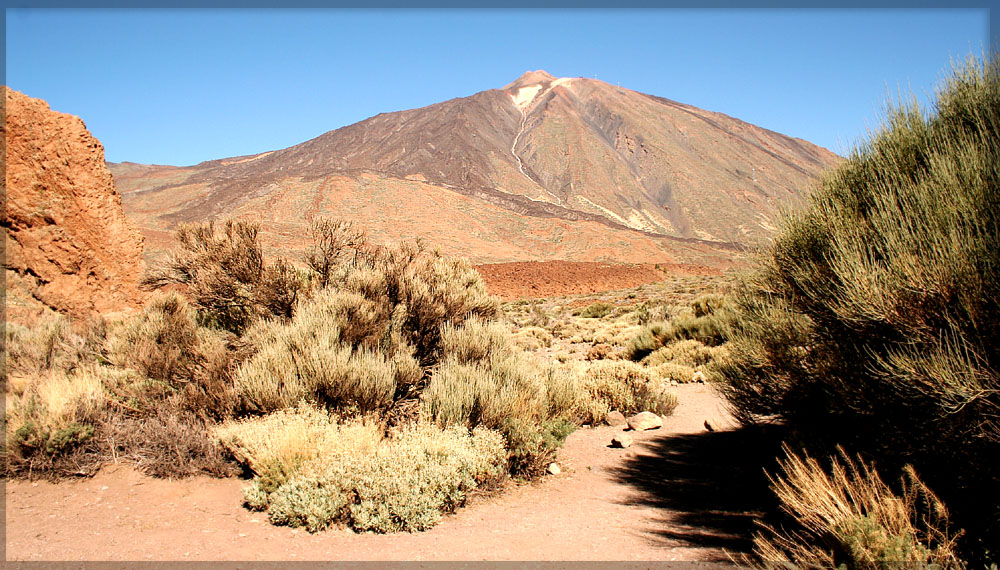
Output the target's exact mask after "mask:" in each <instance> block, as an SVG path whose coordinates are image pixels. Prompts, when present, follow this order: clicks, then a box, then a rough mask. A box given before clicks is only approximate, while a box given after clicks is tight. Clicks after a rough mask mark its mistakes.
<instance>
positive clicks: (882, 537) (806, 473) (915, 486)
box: [754, 446, 964, 569]
mask: <svg viewBox="0 0 1000 570" xmlns="http://www.w3.org/2000/svg"><path fill="white" fill-rule="evenodd" d="M785 454H786V457H785V459H784V461H781V462H779V465H780V466H781V469H782V471H783V472H784V475H783V477H779V478H771V483H772V489H773V490H774V491H775V492H776V493H777V495H778V498H779V499H780V500H781V508H782V510H784V511H785V512H786V513H787V514H788V515H790V516H791V517H792V518H793V519H794V520H795V522H796V523H797V524H798V525H799V526H800V527H801V528H802V531H800V532H787V531H778V530H776V529H774V528H772V527H768V526H766V525H765V533H763V534H758V535H757V536H756V537H755V538H754V545H755V549H754V551H755V554H756V555H757V556H758V558H759V559H760V560H761V561H762V562H763V564H762V566H763V567H766V568H788V567H789V566H791V565H794V567H796V568H842V567H847V568H859V569H869V568H870V569H881V568H956V569H957V568H964V565H963V564H962V563H961V561H960V560H959V559H958V557H957V556H956V554H955V541H956V539H957V535H956V534H954V533H952V532H951V531H950V529H949V519H948V511H947V509H945V507H944V504H943V503H942V502H941V501H940V499H938V498H937V496H936V495H934V493H932V492H931V491H930V489H928V488H927V486H926V485H924V484H923V482H921V481H920V479H919V478H918V477H917V474H916V471H914V470H913V468H912V467H908V468H907V469H906V470H905V474H906V478H905V479H904V480H903V481H902V489H903V492H902V495H901V496H899V495H896V494H894V493H893V491H892V489H890V488H889V486H888V485H886V484H885V483H883V482H882V479H881V478H880V477H879V475H878V473H877V472H876V471H875V469H874V468H873V467H870V466H869V465H867V464H865V463H864V462H863V461H861V460H860V459H859V460H858V461H857V462H855V461H853V460H851V458H850V457H848V456H847V455H846V454H845V453H844V452H843V450H841V456H842V458H843V463H841V462H840V461H838V460H836V459H833V461H832V467H831V472H830V473H829V474H828V473H827V472H825V471H824V470H823V468H822V466H820V464H819V462H817V461H816V460H815V459H812V458H810V457H808V456H805V457H799V456H798V455H796V454H795V453H792V452H791V450H790V449H789V448H788V447H787V446H785Z"/></svg>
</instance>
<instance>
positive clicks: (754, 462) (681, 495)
mask: <svg viewBox="0 0 1000 570" xmlns="http://www.w3.org/2000/svg"><path fill="white" fill-rule="evenodd" d="M780 436H781V430H780V429H779V428H776V427H775V426H768V427H753V428H742V429H739V430H735V431H722V432H708V431H706V432H702V433H697V434H685V435H675V436H670V437H665V438H659V439H655V440H651V441H648V442H646V443H645V444H644V448H645V449H644V450H643V451H642V452H641V454H640V455H637V456H635V457H632V458H630V459H628V460H627V461H626V462H625V464H624V465H623V466H622V467H620V468H618V469H615V470H614V471H613V472H612V474H613V475H614V476H615V477H616V478H617V479H618V481H619V482H620V483H623V484H625V485H629V486H631V487H633V488H635V489H636V491H637V493H636V495H635V496H634V497H633V498H631V499H630V500H628V501H627V502H628V504H639V505H647V506H653V507H656V508H661V509H665V510H669V511H671V513H670V516H669V517H666V516H665V517H664V518H663V519H662V520H661V521H658V524H657V525H656V526H655V527H653V528H652V529H650V530H649V531H648V532H649V533H650V534H652V535H653V536H652V539H653V540H661V541H664V542H669V543H672V544H676V541H678V540H680V541H683V542H685V543H688V544H690V545H691V546H698V547H705V548H721V549H725V550H726V551H727V552H730V553H749V552H750V550H751V549H752V547H753V540H752V537H753V534H754V533H755V532H756V531H757V529H758V527H757V525H756V524H755V522H754V521H755V520H757V519H761V518H764V520H768V521H771V520H772V519H773V518H774V514H775V513H776V512H777V499H776V498H775V497H774V494H773V493H772V492H771V491H770V489H769V482H768V479H767V476H766V475H765V473H764V469H767V471H768V472H771V473H774V472H775V470H776V469H775V468H776V465H777V464H776V460H775V458H776V457H777V456H778V454H779V452H780V446H781V440H780ZM650 453H651V455H649V454H650Z"/></svg>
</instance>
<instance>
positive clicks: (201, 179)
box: [112, 70, 839, 261]
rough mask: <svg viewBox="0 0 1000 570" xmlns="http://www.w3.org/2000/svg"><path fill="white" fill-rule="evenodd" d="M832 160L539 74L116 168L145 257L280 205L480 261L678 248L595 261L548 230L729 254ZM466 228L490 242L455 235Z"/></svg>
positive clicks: (657, 103)
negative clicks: (274, 137)
mask: <svg viewBox="0 0 1000 570" xmlns="http://www.w3.org/2000/svg"><path fill="white" fill-rule="evenodd" d="M838 160H839V159H838V157H837V156H836V155H834V154H833V153H831V152H829V151H827V150H825V149H823V148H820V147H818V146H816V145H813V144H811V143H808V142H806V141H803V140H800V139H795V138H792V137H788V136H785V135H781V134H779V133H775V132H772V131H769V130H767V129H763V128H760V127H756V126H754V125H751V124H748V123H745V122H743V121H740V120H738V119H734V118H732V117H729V116H726V115H723V114H721V113H713V112H710V111H704V110H702V109H698V108H696V107H693V106H690V105H685V104H683V103H678V102H676V101H672V100H669V99H664V98H661V97H655V96H652V95H646V94H643V93H638V92H635V91H631V90H628V89H624V88H620V87H616V86H612V85H608V84H607V83H604V82H602V81H598V80H596V79H587V78H557V77H554V76H553V75H551V74H549V73H547V72H545V71H542V70H538V71H528V72H526V73H525V74H524V75H522V76H521V77H519V78H518V79H516V80H515V81H513V82H511V83H509V84H507V85H505V86H504V87H503V88H502V89H490V90H487V91H483V92H480V93H476V94H474V95H471V96H468V97H461V98H457V99H452V100H449V101H444V102H442V103H437V104H434V105H430V106H428V107H423V108H420V109H412V110H407V111H400V112H395V113H384V114H380V115H377V116H375V117H371V118H369V119H366V120H364V121H361V122H359V123H355V124H353V125H349V126H346V127H343V128H340V129H337V130H334V131H330V132H327V133H325V134H323V135H320V136H319V137H316V138H315V139H312V140H310V141H306V142H304V143H302V144H299V145H296V146H293V147H290V148H286V149H283V150H278V151H274V152H268V153H263V154H259V155H254V156H245V157H235V158H230V159H223V160H215V161H210V162H206V163H202V164H199V165H197V166H194V167H189V168H172V167H143V166H140V165H112V171H113V172H114V174H115V176H116V179H117V180H118V181H119V184H120V187H121V189H122V192H123V194H124V196H125V204H126V209H127V210H128V211H130V212H132V213H133V214H134V215H136V216H137V217H138V219H139V220H140V223H141V225H143V226H144V227H146V228H147V237H149V238H150V244H151V245H152V244H154V243H155V242H156V239H155V236H156V235H162V232H163V230H168V229H170V228H172V227H173V226H174V225H175V224H176V223H178V222H181V221H193V220H204V219H210V218H216V217H226V216H232V215H234V214H238V215H250V214H251V213H262V214H263V215H265V217H266V216H272V215H275V216H277V215H278V212H276V211H274V206H275V205H277V204H281V205H282V206H283V207H285V208H290V209H291V211H290V212H288V214H289V215H290V214H292V213H294V218H295V220H297V221H292V219H291V216H290V217H289V218H288V219H285V218H282V219H281V221H280V223H279V221H278V220H275V226H274V227H276V228H277V227H279V226H280V227H288V228H292V227H294V226H296V225H302V224H305V223H307V221H308V219H310V218H311V217H313V216H317V215H327V216H346V217H352V218H359V221H360V222H362V224H363V225H366V226H368V227H369V228H372V230H373V233H375V234H378V235H383V236H385V237H386V238H387V239H388V238H398V237H416V236H433V237H434V238H435V239H436V240H437V241H438V242H439V243H440V244H441V245H443V246H444V247H445V249H446V250H450V251H451V252H452V253H456V254H462V255H468V256H471V257H472V258H473V259H475V260H478V261H506V260H515V259H531V258H534V257H540V258H551V259H575V258H582V259H594V258H595V256H596V255H600V256H602V258H604V259H620V260H632V259H636V258H641V259H647V258H648V257H649V256H650V255H652V256H653V257H655V255H660V254H662V255H666V256H667V257H669V256H670V254H669V252H670V251H673V250H675V249H676V247H675V246H676V245H677V244H678V243H682V242H678V241H676V239H675V240H674V241H673V242H670V243H672V244H673V245H670V243H668V242H663V241H662V240H661V241H657V242H656V244H657V245H654V246H651V247H650V248H638V250H642V251H643V252H644V253H641V254H640V253H638V250H637V251H621V248H611V249H610V250H608V251H603V250H602V251H601V252H598V253H595V252H594V251H589V250H587V248H586V247H585V246H584V245H582V242H581V244H578V245H576V246H573V247H566V244H561V243H559V242H558V240H556V241H553V240H554V239H555V238H554V237H552V235H550V234H551V232H553V231H555V230H554V228H553V226H552V224H553V222H552V220H562V221H564V222H560V223H571V224H576V226H574V228H575V229H573V230H572V232H571V233H573V234H574V235H573V239H572V241H576V242H579V241H580V240H581V239H583V238H584V236H582V235H580V234H579V232H580V231H583V230H582V229H579V228H582V227H583V226H581V225H580V224H583V225H584V226H586V227H587V228H599V229H594V230H589V229H588V230H586V231H587V232H590V235H588V236H587V238H588V239H595V240H596V242H595V243H606V240H604V238H597V237H596V236H597V235H598V234H601V233H602V232H606V231H614V232H618V233H616V234H615V235H616V236H618V235H620V236H622V237H619V238H616V239H617V240H618V243H619V244H620V245H621V247H626V245H628V244H633V243H634V242H636V240H639V241H642V240H647V241H648V239H650V238H664V239H668V240H669V238H680V239H683V240H687V241H686V242H683V243H688V244H691V243H695V241H696V240H697V241H701V242H706V244H707V246H706V247H715V246H721V247H732V244H734V243H736V244H739V243H747V242H750V241H753V240H756V239H759V238H761V237H767V236H769V235H770V234H771V233H772V232H773V230H774V225H773V224H774V222H773V218H774V216H775V214H776V213H777V211H778V209H779V208H780V207H782V206H783V205H786V204H789V203H791V202H794V201H796V200H799V199H800V198H801V197H802V196H803V195H804V194H805V193H806V192H808V190H809V187H810V185H811V184H812V183H813V182H814V181H815V179H816V177H817V175H818V174H819V173H820V172H821V171H822V170H823V169H825V168H827V167H829V166H831V165H833V164H835V163H836V162H837V161H838ZM432 203H433V205H431V204H432ZM424 207H426V208H428V210H427V211H426V212H423V213H422V210H421V209H422V208H424ZM425 214H426V216H427V217H426V218H425V217H424V215H425ZM470 215H472V216H474V218H475V219H474V220H469V219H468V216H470ZM394 216H398V217H395V218H394ZM450 218H451V219H452V221H453V223H452V224H447V225H445V227H441V223H442V220H445V219H450ZM459 220H462V222H461V223H460V222H459ZM539 225H541V226H544V227H545V229H539V228H538V227H536V226H539ZM465 226H467V227H468V228H469V229H470V231H471V229H472V228H475V231H476V232H478V233H477V234H476V235H479V236H482V239H483V240H485V241H487V242H489V243H479V240H478V239H477V238H475V236H469V235H460V234H459V228H461V227H465ZM577 226H579V227H577ZM530 228H535V229H533V230H532V229H530ZM529 231H534V232H535V233H534V234H525V233H524V232H529ZM594 232H596V233H594ZM622 232H624V233H622ZM289 233H291V234H295V233H296V232H295V231H291V230H289ZM513 234H517V235H513ZM563 235H564V238H565V234H563ZM532 236H535V237H532ZM625 236H627V237H625ZM605 237H606V236H605ZM536 238H537V239H536ZM491 240H492V241H495V242H496V243H495V244H494V243H492V241H491ZM584 241H585V240H584ZM654 241H655V240H654ZM588 243H589V242H588ZM629 247H631V246H629ZM599 249H600V248H599ZM612 250H615V251H612ZM656 252H659V253H656ZM625 258H627V259H625Z"/></svg>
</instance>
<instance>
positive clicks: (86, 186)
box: [2, 87, 143, 316]
mask: <svg viewBox="0 0 1000 570" xmlns="http://www.w3.org/2000/svg"><path fill="white" fill-rule="evenodd" d="M4 91H5V99H6V109H5V115H6V116H5V120H4V138H5V142H6V157H5V160H6V164H5V165H4V167H5V173H6V180H5V182H6V187H5V194H6V209H5V211H4V216H3V221H2V223H3V227H4V229H5V233H6V237H5V242H6V243H5V245H6V260H5V263H6V268H7V270H8V271H14V272H16V273H18V274H20V275H27V276H30V277H33V278H34V279H35V280H36V281H37V283H38V287H37V288H36V289H35V290H34V291H33V294H34V296H35V297H37V298H38V299H39V300H40V301H42V302H43V303H45V304H46V305H48V306H50V307H52V308H54V309H56V310H58V311H61V312H65V313H69V314H71V315H75V316H84V315H87V314H91V313H94V312H99V313H104V312H109V311H116V310H120V309H122V308H124V307H127V306H134V305H135V304H137V303H138V302H139V300H140V293H139V290H138V281H139V279H140V278H141V276H142V272H143V264H142V245H143V241H142V236H141V235H140V233H139V231H138V229H137V228H136V226H135V224H134V223H133V222H131V221H130V220H128V219H127V218H126V217H125V214H124V213H123V211H122V201H121V196H120V195H119V194H118V192H117V191H116V190H115V185H114V180H113V179H112V177H111V173H110V172H108V169H107V166H106V165H105V163H104V147H103V146H101V143H100V142H98V140H97V139H95V138H94V137H93V136H92V135H91V134H90V132H89V131H88V130H87V127H86V125H84V123H83V121H82V120H80V118H79V117H75V116H72V115H67V114H63V113H58V112H56V111H53V110H51V109H50V108H49V106H48V104H47V103H46V102H45V101H42V100H40V99H33V98H31V97H28V96H27V95H24V94H22V93H19V92H17V91H13V90H11V89H9V88H7V87H4Z"/></svg>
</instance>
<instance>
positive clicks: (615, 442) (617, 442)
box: [611, 433, 632, 449]
mask: <svg viewBox="0 0 1000 570" xmlns="http://www.w3.org/2000/svg"><path fill="white" fill-rule="evenodd" d="M630 445H632V436H630V435H629V434H627V433H620V434H618V435H616V436H615V437H613V438H611V447H621V448H623V449H624V448H626V447H628V446H630Z"/></svg>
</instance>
